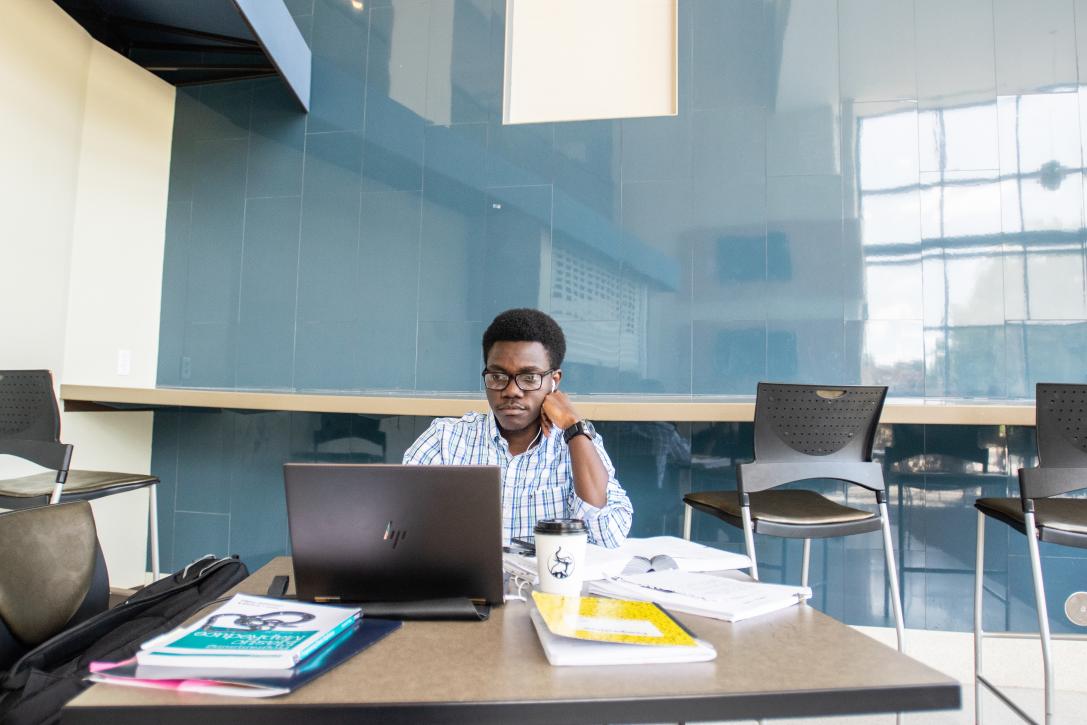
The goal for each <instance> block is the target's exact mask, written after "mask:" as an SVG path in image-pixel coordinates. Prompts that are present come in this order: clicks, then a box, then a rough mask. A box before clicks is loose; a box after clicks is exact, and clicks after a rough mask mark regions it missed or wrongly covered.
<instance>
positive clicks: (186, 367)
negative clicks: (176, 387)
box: [181, 355, 192, 380]
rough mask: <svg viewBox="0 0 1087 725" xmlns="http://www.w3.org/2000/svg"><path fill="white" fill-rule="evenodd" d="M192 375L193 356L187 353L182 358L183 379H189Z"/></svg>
mask: <svg viewBox="0 0 1087 725" xmlns="http://www.w3.org/2000/svg"><path fill="white" fill-rule="evenodd" d="M191 377H192V358H191V357H189V356H188V355H185V356H184V357H182V358H181V379H182V380H188V379H189V378H191Z"/></svg>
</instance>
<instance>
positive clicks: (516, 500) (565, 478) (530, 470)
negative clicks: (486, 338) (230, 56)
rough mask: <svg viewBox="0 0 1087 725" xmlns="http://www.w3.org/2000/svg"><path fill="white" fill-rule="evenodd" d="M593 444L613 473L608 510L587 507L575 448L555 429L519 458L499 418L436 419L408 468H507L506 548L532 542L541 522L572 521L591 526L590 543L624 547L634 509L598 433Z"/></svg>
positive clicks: (406, 456) (504, 485)
mask: <svg viewBox="0 0 1087 725" xmlns="http://www.w3.org/2000/svg"><path fill="white" fill-rule="evenodd" d="M593 445H595V446H596V452H597V453H598V454H600V460H601V461H603V463H604V468H605V469H607V472H608V489H607V496H608V499H607V502H606V503H605V504H604V506H603V507H602V508H597V507H596V506H592V505H590V504H587V503H585V502H584V501H582V500H581V499H580V498H579V497H578V495H577V493H575V491H574V474H573V470H572V469H571V462H570V448H569V447H568V446H567V445H566V442H565V441H563V439H562V431H561V430H558V429H557V428H554V427H552V429H551V435H550V436H548V437H546V438H543V437H541V438H540V439H539V440H538V441H537V442H536V443H534V444H533V445H532V446H531V447H529V449H528V450H527V451H525V452H524V453H522V454H520V455H516V456H515V455H512V454H511V453H510V447H509V443H507V442H506V439H505V438H503V437H502V434H501V433H499V431H498V426H497V425H496V424H495V420H494V414H493V413H487V414H484V413H468V414H467V415H465V416H464V417H463V418H436V419H435V420H434V422H433V423H431V424H430V427H429V428H427V430H426V432H425V433H423V434H422V435H421V436H419V439H418V440H416V441H415V443H413V444H412V446H411V448H409V449H408V450H407V452H406V453H405V454H404V463H409V464H418V465H474V466H501V468H502V538H503V542H504V543H506V544H508V543H510V539H512V538H514V537H517V538H525V537H531V536H532V529H533V527H534V526H535V525H536V520H537V519H549V518H562V517H568V518H579V519H583V520H584V521H585V525H586V526H587V527H588V529H589V542H590V543H593V544H598V545H600V546H608V547H614V546H619V544H621V543H623V539H625V538H626V536H627V532H629V531H630V522H631V517H632V515H633V512H634V509H633V507H632V506H631V504H630V499H629V498H628V497H627V494H626V491H624V490H623V487H622V486H620V485H619V481H617V480H616V478H615V467H614V466H613V465H612V463H611V459H610V458H608V454H607V452H606V451H605V450H604V442H603V441H602V440H601V438H600V436H599V435H596V434H595V431H594V436H593Z"/></svg>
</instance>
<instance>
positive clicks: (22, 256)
mask: <svg viewBox="0 0 1087 725" xmlns="http://www.w3.org/2000/svg"><path fill="white" fill-rule="evenodd" d="M173 105H174V89H173V88H172V87H171V86H169V85H168V84H166V83H164V82H163V81H161V80H159V79H157V78H155V77H154V76H152V75H151V74H149V73H147V72H146V71H144V70H142V69H141V68H139V67H137V66H136V65H134V64H132V63H129V62H128V61H127V60H125V59H124V58H122V57H120V56H119V55H117V54H115V53H114V52H113V51H111V50H109V49H108V48H105V47H104V46H102V45H100V44H99V43H97V42H95V41H94V40H92V39H91V38H90V36H88V35H87V34H86V33H85V32H84V31H83V29H82V28H80V27H79V25H78V24H76V23H75V22H74V21H73V20H72V19H71V18H69V17H68V15H66V14H65V13H64V12H63V11H62V10H61V9H60V8H58V7H57V6H56V4H54V3H52V2H46V1H44V0H4V1H3V3H2V4H0V118H3V119H4V122H3V123H4V133H3V134H0V159H2V160H3V161H2V163H0V260H2V262H0V309H3V310H5V314H4V316H3V317H2V318H0V335H2V337H0V339H3V340H4V342H3V345H0V369H18V368H50V369H52V370H53V371H54V373H55V375H56V379H57V382H58V383H60V382H72V383H85V384H102V385H125V386H143V385H153V384H154V379H155V363H156V356H157V351H158V317H159V304H160V302H159V300H160V288H161V279H162V252H163V243H164V229H165V218H166V192H167V183H168V171H169V160H170V137H171V132H172V123H173ZM118 350H128V351H129V357H130V361H131V362H130V371H129V374H128V375H119V374H118V372H117V370H118V360H117V357H118ZM151 425H152V416H151V414H150V413H104V414H103V413H68V414H64V417H63V431H62V439H63V440H64V441H65V442H68V443H72V444H73V445H74V446H75V452H74V456H73V465H74V466H76V467H82V468H95V469H110V470H120V471H133V472H145V471H148V470H149V469H150V463H151V443H150V441H151ZM30 468H31V467H30V466H28V465H27V464H25V463H23V462H20V461H14V460H12V459H10V458H7V457H0V476H8V475H17V474H19V473H23V472H26V471H27V470H29V469H30ZM94 508H95V515H96V519H97V522H98V528H99V538H100V539H101V540H102V543H103V548H104V550H105V553H106V561H107V564H108V565H109V568H110V578H111V581H112V583H113V584H115V585H119V586H129V585H132V584H136V583H140V582H142V581H143V579H144V551H145V547H146V530H147V529H146V515H147V496H146V494H145V493H143V492H134V493H131V494H125V495H124V496H118V497H112V498H110V499H104V500H102V501H98V502H95V504H94Z"/></svg>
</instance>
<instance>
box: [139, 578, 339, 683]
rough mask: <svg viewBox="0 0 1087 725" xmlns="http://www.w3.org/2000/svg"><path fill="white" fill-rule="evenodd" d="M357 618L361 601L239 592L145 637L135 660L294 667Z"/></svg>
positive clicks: (186, 664)
mask: <svg viewBox="0 0 1087 725" xmlns="http://www.w3.org/2000/svg"><path fill="white" fill-rule="evenodd" d="M358 619H359V609H358V608H357V607H355V608H350V607H333V606H329V605H325V604H309V603H306V602H298V601H284V600H281V599H271V598H268V597H257V596H253V595H250V594H235V595H234V596H233V597H232V598H231V599H230V601H228V602H227V603H226V604H224V605H223V606H221V607H219V609H217V610H215V611H214V612H212V613H211V614H209V615H208V616H206V617H204V618H203V619H201V620H199V621H197V622H196V623H195V624H190V625H187V626H183V627H179V628H177V629H174V630H172V631H170V632H167V633H166V634H163V635H160V636H158V637H155V638H153V639H151V640H149V641H147V642H144V643H143V644H142V645H140V651H139V652H137V653H136V661H137V662H138V663H139V664H141V665H161V666H166V667H187V668H192V667H201V668H205V667H209V668H210V667H220V668H243V669H245V668H249V669H290V668H291V667H294V666H295V665H296V664H298V663H299V662H300V661H302V660H303V659H305V658H306V657H307V656H309V655H310V654H312V653H313V652H315V651H316V650H317V649H319V648H320V647H321V645H323V644H324V643H325V642H327V641H329V640H330V639H332V638H333V637H335V636H336V635H337V634H339V633H341V632H343V631H344V630H346V629H349V628H351V627H352V626H353V625H354V624H355V622H357V621H358Z"/></svg>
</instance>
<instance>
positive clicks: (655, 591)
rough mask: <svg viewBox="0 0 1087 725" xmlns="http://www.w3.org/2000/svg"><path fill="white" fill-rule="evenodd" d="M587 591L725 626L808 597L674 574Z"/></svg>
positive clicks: (610, 582)
mask: <svg viewBox="0 0 1087 725" xmlns="http://www.w3.org/2000/svg"><path fill="white" fill-rule="evenodd" d="M589 591H591V592H593V593H594V594H602V595H605V596H609V597H622V598H624V599H639V600H641V601H647V602H656V603H658V604H660V605H661V606H663V607H667V608H668V609H673V610H675V611H677V612H687V613H689V614H698V615H701V616H703V617H712V618H714V619H723V620H726V621H728V622H738V621H740V620H742V619H748V618H750V617H756V616H758V615H760V614H767V613H769V612H775V611H777V610H779V609H785V608H786V607H791V606H793V605H795V604H799V603H800V602H803V601H805V600H806V599H809V598H810V597H811V589H809V588H808V587H795V586H789V585H786V584H766V583H763V582H758V581H753V580H746V581H745V580H743V579H739V578H737V577H735V576H728V575H725V576H717V575H713V574H706V573H703V572H685V571H677V570H665V571H653V572H648V573H645V574H631V575H623V576H619V577H617V578H614V579H604V580H600V581H593V582H589Z"/></svg>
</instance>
